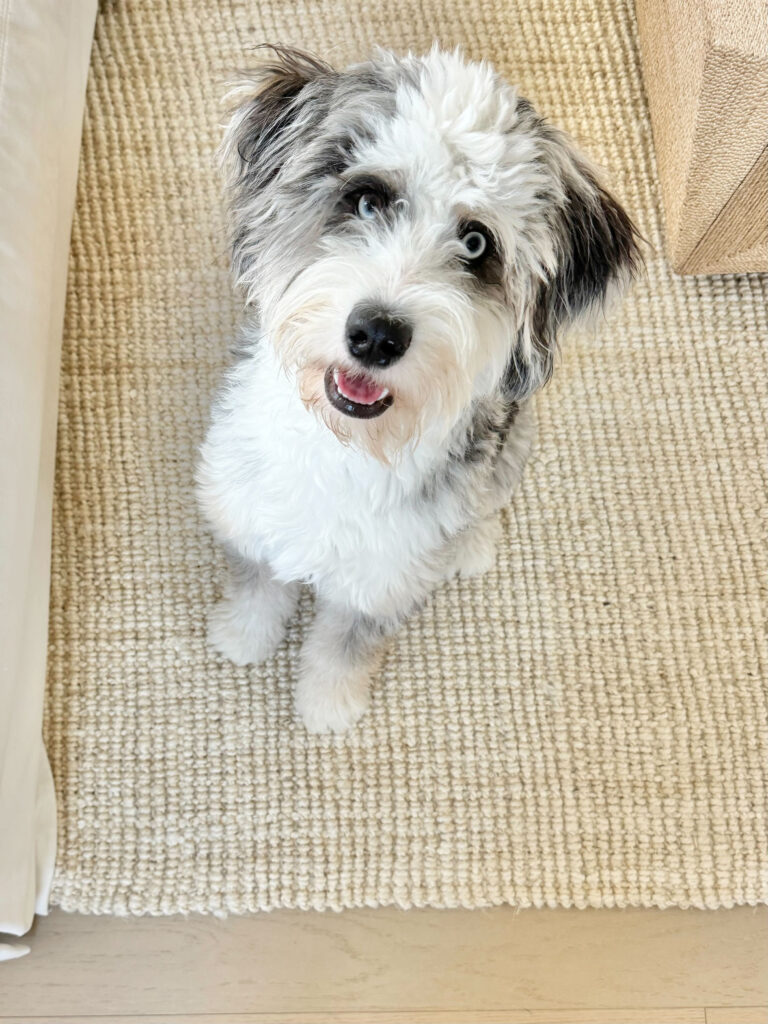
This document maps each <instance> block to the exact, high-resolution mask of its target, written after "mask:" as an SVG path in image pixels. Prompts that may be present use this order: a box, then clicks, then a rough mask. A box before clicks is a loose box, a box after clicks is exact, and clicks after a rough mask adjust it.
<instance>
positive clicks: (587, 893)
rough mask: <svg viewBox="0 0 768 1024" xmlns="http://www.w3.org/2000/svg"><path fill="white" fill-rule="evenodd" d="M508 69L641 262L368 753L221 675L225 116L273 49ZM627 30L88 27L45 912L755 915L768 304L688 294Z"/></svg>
mask: <svg viewBox="0 0 768 1024" xmlns="http://www.w3.org/2000/svg"><path fill="white" fill-rule="evenodd" d="M433 38H438V39H439V40H440V41H441V42H442V43H443V44H445V45H446V46H454V45H455V44H461V45H462V46H463V47H464V48H465V49H466V51H467V53H468V54H469V55H470V56H472V57H476V58H481V57H488V58H490V59H492V60H493V61H494V62H496V64H497V65H498V66H499V68H500V69H501V70H502V71H503V72H504V73H505V74H506V76H507V77H508V78H509V79H510V80H512V81H515V82H517V83H519V84H520V86H521V89H522V92H523V94H524V95H527V96H529V97H530V98H531V99H532V100H533V101H534V102H535V103H536V104H537V105H538V106H539V107H540V109H541V110H542V111H543V112H545V113H546V114H547V115H549V116H550V117H551V118H552V119H553V120H554V121H556V122H557V123H559V124H561V125H563V126H564V127H565V128H566V129H568V130H569V131H570V132H571V133H572V134H573V135H575V136H576V138H577V139H578V140H579V141H580V143H581V144H582V146H583V147H584V148H585V149H586V150H587V151H588V152H589V153H590V155H591V156H592V157H593V158H594V159H595V160H596V161H598V162H599V163H601V164H602V165H603V167H604V168H605V169H606V173H607V177H608V180H609V181H610V182H611V184H612V187H613V188H614V190H615V191H616V193H617V194H618V195H619V196H620V197H621V199H622V200H623V201H624V202H625V203H626V204H627V206H628V207H629V209H630V210H631V211H632V213H633V215H634V216H635V217H636V219H637V221H638V223H639V225H640V229H641V231H642V232H643V234H644V235H645V236H646V237H647V238H648V239H649V241H650V243H651V245H652V247H653V249H654V250H655V251H652V252H650V253H649V262H648V270H647V276H646V277H645V279H643V280H642V281H640V282H639V283H638V285H637V287H636V288H635V289H634V291H633V293H632V294H631V295H630V296H629V298H628V299H627V301H626V302H625V304H624V305H623V306H622V307H621V309H620V310H618V311H617V312H615V313H613V314H612V315H611V316H610V317H609V318H608V320H607V321H606V322H604V323H602V324H601V325H599V327H598V328H597V329H596V330H595V331H593V332H590V333H583V334H581V335H577V336H573V337H572V338H571V339H570V341H569V343H568V344H567V345H566V347H565V350H564V353H563V358H562V360H561V363H560V365H559V368H558V371H557V373H556V377H555V380H554V382H553V383H552V385H551V386H550V387H549V388H548V389H547V390H546V391H545V392H544V393H543V394H542V395H541V396H540V398H539V400H538V405H537V410H538V418H539V422H540V441H539V446H538V450H537V453H536V455H535V457H534V460H533V461H532V463H531V464H530V465H529V468H528V470H527V473H526V475H525V480H524V484H523V487H522V489H521V491H520V492H519V493H518V495H517V496H516V498H515V500H514V502H513V503H512V505H511V507H510V508H509V510H508V512H507V513H506V514H505V518H504V525H505V543H504V545H503V550H502V551H501V552H500V554H499V558H498V564H497V567H496V569H495V570H494V571H492V572H490V573H489V574H488V575H487V576H486V577H484V578H483V579H482V580H479V581H471V582H455V583H452V584H451V585H447V586H445V587H443V588H442V589H441V590H440V591H439V592H438V593H436V594H435V596H434V599H433V600H432V601H431V603H430V604H429V606H428V607H427V608H426V609H425V610H424V612H423V613H422V614H421V615H420V616H418V617H417V618H415V619H414V620H413V621H412V622H411V624H410V626H409V628H408V629H407V630H406V631H405V632H404V633H403V634H402V635H401V636H400V637H399V638H398V640H397V642H396V643H395V644H394V645H393V647H392V650H391V653H390V655H389V657H388V660H387V662H386V668H385V673H384V676H383V678H382V680H381V682H380V683H379V684H378V685H377V687H376V689H375V692H374V699H373V707H372V711H371V712H370V714H369V715H368V716H367V717H366V718H365V719H364V721H363V722H362V724H361V725H360V726H359V727H357V728H356V729H355V730H354V731H353V732H352V733H350V734H349V735H348V736H346V737H342V738H334V737H311V736H309V735H307V734H306V732H305V731H304V730H303V728H302V727H301V726H300V725H298V724H297V723H296V722H295V721H294V719H293V714H292V696H291V690H292V680H293V677H294V669H295V665H296V656H297V650H298V646H299V643H300V640H301V636H302V633H303V630H304V628H305V624H306V622H307V620H308V617H309V616H310V615H311V614H312V609H311V602H310V600H309V599H308V598H307V599H306V600H305V601H304V603H303V605H302V609H301V614H300V615H299V616H298V618H297V620H296V621H295V622H294V623H293V624H292V626H291V630H290V636H289V639H288V642H287V643H286V644H285V645H284V646H283V648H282V649H281V650H280V652H279V654H278V655H277V656H276V657H275V658H274V659H273V660H272V661H270V662H269V663H268V664H267V665H265V666H264V667H263V668H261V669H259V670H245V669H236V668H234V667H233V666H231V665H229V664H225V663H224V662H222V661H221V660H220V659H218V658H217V657H216V656H215V655H213V654H212V653H211V652H210V651H209V650H207V649H206V645H205V643H204V622H205V615H206V609H207V608H208V607H209V605H210V604H211V603H212V602H213V601H214V600H215V598H216V595H217V588H218V586H219V583H220V580H221V569H222V566H221V563H220V560H219V556H218V555H217V553H216V552H215V550H214V547H213V544H212V542H211V540H210V538H209V537H208V536H207V535H206V533H205V531H204V529H203V526H202V524H201V521H200V518H199V516H198V513H197V510H196V507H195V502H194V498H193V488H192V472H193V464H194V459H195V451H196V447H197V445H198V444H199V443H200V440H201V438H202V435H203V430H204V426H205V421H206V417H207V410H208V405H209V400H210V395H211V391H212V388H213V386H214V384H215V382H216V380H217V378H218V376H219V373H220V369H221V367H222V366H223V365H224V363H225V361H226V349H227V345H228V343H229V341H230V340H231V338H232V336H233V331H234V327H235V323H236V319H237V306H238V304H237V301H236V300H235V299H234V298H233V296H232V293H231V288H230V283H229V279H228V272H227V254H226V241H225V232H224V227H223V216H222V210H221V203H220V199H219V185H218V181H217V176H216V172H215V168H214V163H213V159H212V153H213V150H214V148H215V146H216V144H217V141H218V138H219V131H220V129H219V123H220V121H221V120H222V114H221V109H220V106H219V100H220V97H221V95H222V92H223V90H222V87H221V82H222V80H223V79H224V78H225V77H226V75H227V73H228V71H229V70H230V69H231V68H233V67H238V66H240V67H242V66H243V65H247V63H248V62H249V60H251V59H252V54H251V52H250V48H251V47H252V46H253V45H254V44H256V43H258V42H261V41H263V40H273V41H274V40H278V41H283V42H288V43H294V44H298V45H303V46H305V47H308V48H311V49H312V50H314V51H316V52H318V53H320V54H321V55H323V56H325V57H327V58H329V59H331V60H332V61H333V62H335V63H338V64H343V63H345V62H347V61H350V60H352V59H355V58H358V57H360V56H362V55H364V54H365V53H366V51H367V50H368V48H369V46H370V45H371V44H373V43H374V42H378V43H381V44H384V45H388V46H392V47H394V48H396V49H398V50H405V49H408V48H413V49H416V50H423V49H425V48H427V47H428V46H429V44H430V43H431V41H432V40H433ZM651 141H652V140H651V131H650V126H649V121H648V114H647V110H646V105H645V100H644V94H643V86H642V79H641V74H640V70H639V65H638V52H637V41H636V36H635V24H634V16H633V10H632V4H631V2H630V0H511V2H507V0H490V2H487V3H485V2H484V3H480V2H478V0H472V2H468V0H420V2H415V0H398V2H390V0H385V2H380V0H363V2H357V0H247V2H235V0H232V2H230V3H224V2H219V0H208V2H205V3H201V2H199V0H132V2H131V3H129V4H128V3H123V4H119V3H105V4H104V5H103V9H102V11H101V13H100V15H99V19H98V26H97V34H96V41H95V46H94V51H93V61H92V67H91V75H90V82H89V88H88V102H87V115H86V120H85V131H84V139H83V152H82V164H81V170H80V183H79V191H78V201H77V215H76V221H75V225H74V233H73V238H72V254H71V268H70V282H69V299H68V313H67V321H66V340H65V350H64V366H63V378H62V387H61V411H60V421H59V452H58V475H57V492H56V508H55V525H54V554H53V592H52V616H51V632H50V673H49V688H48V707H47V720H46V739H47V744H48V749H49V751H50V756H51V760H52V763H53V770H54V774H55V779H56V784H57V788H58V797H59V813H60V821H59V825H60V846H59V857H58V869H57V875H56V882H55V888H54V894H53V902H54V903H55V904H58V905H60V906H62V907H65V908H66V909H68V910H78V911H85V912H98V913H119V914H122V913H153V914H157V913H172V912H176V911H189V910H198V911H207V912H214V913H224V912H227V911H231V912H244V911H250V910H256V909H269V908H276V907H302V908H310V907H314V908H342V907H353V906H378V905H386V904H399V905H401V906H404V907H409V906H423V905H429V906H436V907H438V906H440V907H442V906H456V905H461V906H465V907H483V906H489V905H493V904H501V903H511V904H515V905H518V906H529V905H536V906H542V905H549V906H574V905H575V906H580V907H581V906H587V905H590V906H596V907H610V906H628V905H641V906H661V907H670V906H680V907H685V906H691V905H694V906H702V907H704V906H706V907H718V906H731V905H733V904H743V903H755V902H760V901H764V900H766V899H768V842H767V840H766V777H765V776H766V766H768V736H767V733H768V727H767V724H766V705H765V699H764V684H765V680H766V652H765V616H764V612H765V597H766V594H765V589H764V588H765V585H766V580H767V579H768V574H767V571H768V566H767V565H766V544H765V533H764V526H765V514H766V497H765V496H766V479H765V477H766V458H765V454H766V452H765V444H766V430H765V424H766V422H767V421H768V365H767V364H768V355H767V353H768V349H767V347H766V339H767V338H768V319H767V316H766V300H767V299H768V279H766V278H765V277H758V276H750V277H740V278H733V277H731V278H709V279H680V278H676V277H674V276H673V275H672V274H671V273H670V271H669V269H668V267H667V265H666V263H665V260H664V259H663V257H662V255H661V252H662V250H663V240H662V236H661V213H660V206H659V194H658V188H657V185H656V178H655V168H654V159H653V152H652V145H651Z"/></svg>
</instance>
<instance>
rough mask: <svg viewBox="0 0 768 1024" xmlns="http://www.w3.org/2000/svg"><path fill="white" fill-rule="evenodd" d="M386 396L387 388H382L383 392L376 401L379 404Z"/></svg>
mask: <svg viewBox="0 0 768 1024" xmlns="http://www.w3.org/2000/svg"><path fill="white" fill-rule="evenodd" d="M388 394H389V388H384V390H383V391H382V392H381V394H380V395H379V397H378V398H377V399H376V401H378V402H380V401H381V400H382V398H386V397H387V395H388Z"/></svg>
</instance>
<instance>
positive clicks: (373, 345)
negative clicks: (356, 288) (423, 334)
mask: <svg viewBox="0 0 768 1024" xmlns="http://www.w3.org/2000/svg"><path fill="white" fill-rule="evenodd" d="M412 333H413V332H412V330H411V325H410V324H409V323H408V321H407V320H405V319H404V318H403V317H395V316H391V315H389V314H387V313H378V312H373V311H372V310H370V309H353V310H352V312H351V314H350V316H349V320H347V345H348V346H349V351H350V352H351V353H352V355H353V356H354V357H355V359H357V361H358V362H359V363H362V364H363V366H389V365H390V363H394V362H395V360H397V359H399V358H400V357H401V356H402V355H403V353H404V352H405V351H406V349H407V348H408V346H409V345H410V344H411V335H412Z"/></svg>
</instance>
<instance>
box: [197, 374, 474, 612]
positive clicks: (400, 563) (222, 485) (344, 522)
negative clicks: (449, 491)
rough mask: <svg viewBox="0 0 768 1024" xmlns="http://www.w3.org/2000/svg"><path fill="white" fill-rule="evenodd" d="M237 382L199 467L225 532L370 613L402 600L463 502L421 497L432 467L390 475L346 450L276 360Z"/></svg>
mask: <svg viewBox="0 0 768 1024" xmlns="http://www.w3.org/2000/svg"><path fill="white" fill-rule="evenodd" d="M234 379H235V387H234V388H233V389H232V391H230V392H229V394H228V395H227V398H226V413H225V415H219V416H217V417H215V419H214V423H213V426H212V427H211V430H210V432H209V435H208V438H207V440H206V444H205V446H204V448H203V463H202V467H201V473H200V494H201V499H202V501H203V505H204V508H205V511H206V513H207V515H208V518H209V520H210V521H211V522H212V524H213V525H214V527H215V528H216V530H217V532H218V534H219V536H220V538H222V539H223V540H225V541H227V542H229V543H230V544H232V545H233V546H234V547H236V548H237V550H238V551H239V552H240V553H241V554H242V555H244V556H245V557H247V558H250V559H253V560H257V561H266V562H268V563H269V564H270V566H271V568H272V570H273V572H274V573H275V575H276V576H277V578H279V579H281V580H283V581H286V582H288V581H290V580H302V581H305V582H308V583H312V584H313V585H314V586H315V587H316V588H317V590H318V591H319V592H320V593H321V594H323V595H324V596H326V597H327V598H328V599H330V600H335V601H340V602H343V603H348V604H351V605H353V606H354V607H356V608H358V609H359V610H361V611H365V612H369V613H371V614H387V611H388V609H389V608H390V607H391V608H392V609H393V610H394V609H396V608H397V607H402V604H403V601H404V600H406V601H407V595H408V594H409V593H411V592H412V591H413V589H414V581H415V580H416V579H417V578H418V577H420V576H423V574H424V558H425V555H426V556H428V555H429V553H430V552H433V551H436V550H437V549H439V548H440V546H441V544H442V543H443V542H444V538H445V535H446V532H455V530H456V529H457V528H459V526H460V525H461V511H460V508H459V503H458V502H457V501H456V500H453V499H452V498H451V497H450V496H449V495H445V496H443V498H442V499H441V500H440V501H435V500H433V501H425V500H424V498H423V494H422V493H421V489H422V488H423V486H424V482H425V479H426V478H428V470H427V471H426V472H425V467H424V466H419V465H417V463H416V462H415V460H413V459H411V460H410V461H409V462H405V463H404V464H403V465H402V466H400V467H399V468H398V470H397V472H393V471H392V470H391V469H388V468H387V467H385V466H382V465H381V464H379V463H378V462H376V461H375V460H373V459H372V458H370V457H368V456H364V455H362V454H360V453H359V452H355V451H353V450H351V449H349V448H345V447H344V446H343V445H341V443H340V442H339V441H338V440H337V439H336V438H335V437H334V436H333V435H332V434H331V433H330V431H328V430H326V428H325V427H324V426H323V425H322V424H320V423H319V422H318V420H317V419H316V418H315V416H314V415H313V414H311V413H308V412H307V411H306V410H305V409H304V407H303V406H302V405H301V404H300V402H299V401H298V399H297V397H296V395H295V391H294V390H293V387H292V385H291V384H290V383H289V382H287V381H286V380H285V379H284V378H283V377H282V376H281V375H279V374H278V373H276V372H275V369H274V366H273V364H272V363H271V360H269V358H268V357H267V358H265V359H262V360H261V361H260V362H259V364H258V366H257V372H254V364H253V363H252V362H251V364H250V370H249V371H248V372H244V371H243V372H240V370H239V368H236V370H235V371H234Z"/></svg>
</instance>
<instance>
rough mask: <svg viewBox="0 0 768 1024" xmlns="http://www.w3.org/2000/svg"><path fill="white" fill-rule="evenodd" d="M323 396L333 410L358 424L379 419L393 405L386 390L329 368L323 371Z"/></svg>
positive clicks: (361, 377) (369, 380)
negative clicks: (355, 420)
mask: <svg viewBox="0 0 768 1024" xmlns="http://www.w3.org/2000/svg"><path fill="white" fill-rule="evenodd" d="M325 394H326V397H327V398H328V401H329V402H330V403H331V405H332V406H333V407H334V409H338V410H339V412H343V413H344V415H345V416H354V417H355V418H356V419H359V420H371V419H373V418H374V416H381V414H382V413H383V412H385V411H386V410H387V409H388V408H389V407H390V405H392V401H393V399H392V395H391V394H390V392H389V390H388V389H387V388H385V387H382V385H381V384H377V383H376V381H375V380H373V379H372V378H371V377H368V376H367V375H366V374H364V373H354V374H353V373H349V372H348V371H346V370H341V369H339V367H337V366H329V367H328V369H327V370H326V371H325Z"/></svg>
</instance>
